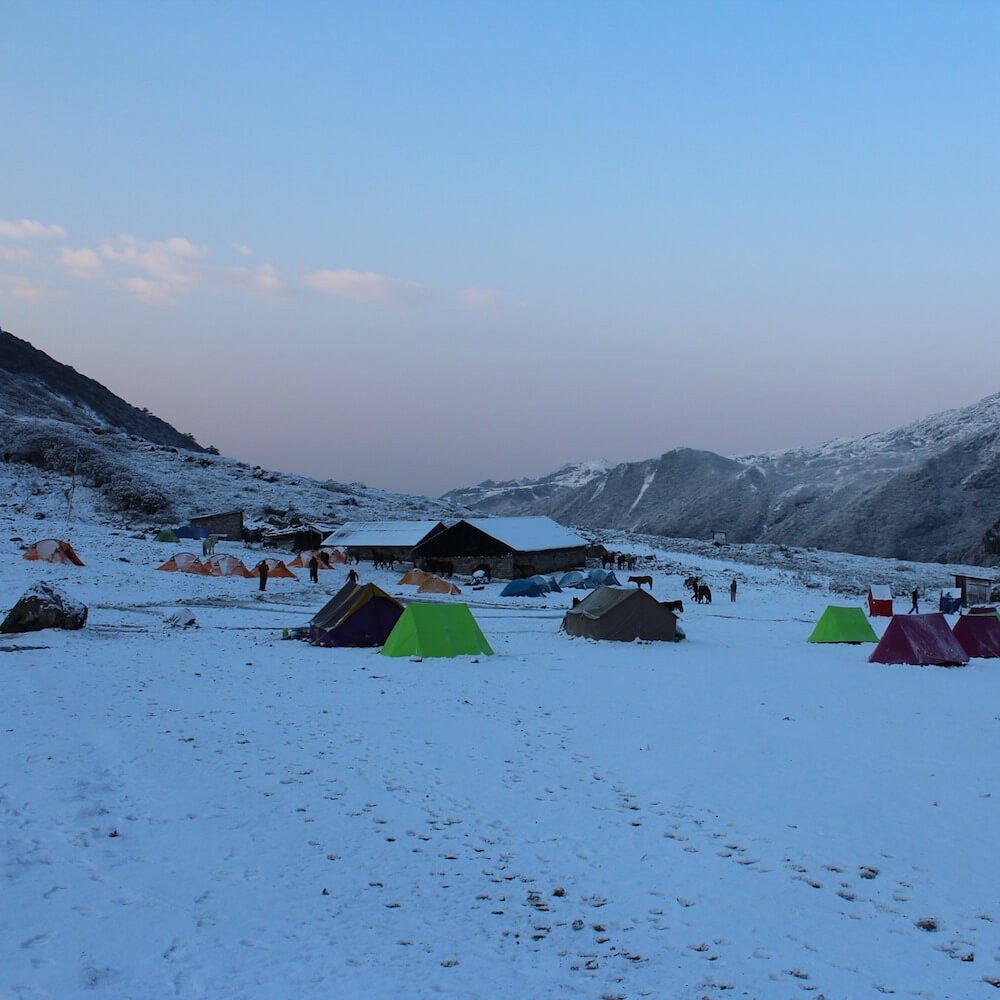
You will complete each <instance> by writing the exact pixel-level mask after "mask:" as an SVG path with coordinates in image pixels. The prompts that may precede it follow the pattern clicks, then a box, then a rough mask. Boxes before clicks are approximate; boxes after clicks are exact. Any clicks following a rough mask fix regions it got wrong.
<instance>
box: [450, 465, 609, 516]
mask: <svg viewBox="0 0 1000 1000" xmlns="http://www.w3.org/2000/svg"><path fill="white" fill-rule="evenodd" d="M614 467H615V463H614V462H610V461H608V460H607V459H606V458H601V459H597V460H595V461H591V462H571V463H569V464H567V465H564V466H563V467H562V468H561V469H557V470H556V471H555V472H550V473H549V474H548V475H545V476H542V477H541V478H540V479H530V478H523V479H507V480H504V481H503V482H494V481H493V480H492V479H487V480H485V481H484V482H481V483H477V484H476V485H475V486H463V487H459V488H458V489H455V490H451V491H449V492H448V493H447V494H446V496H447V498H448V499H449V500H452V501H454V502H456V503H461V504H464V505H465V506H467V507H471V508H475V509H476V510H477V511H481V512H483V513H486V514H493V513H497V514H499V513H506V512H508V511H510V510H512V505H515V506H518V507H521V506H528V505H534V504H541V505H543V506H544V505H545V504H546V503H548V502H549V501H551V500H554V499H556V498H557V497H560V496H563V495H564V494H566V493H567V492H569V491H570V490H574V489H578V488H579V487H581V486H586V485H587V484H588V483H590V482H592V481H593V480H594V479H597V477H598V476H603V475H605V474H606V473H608V472H610V471H611V469H613V468H614ZM494 506H495V507H496V509H494Z"/></svg>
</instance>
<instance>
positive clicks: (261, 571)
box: [257, 559, 267, 590]
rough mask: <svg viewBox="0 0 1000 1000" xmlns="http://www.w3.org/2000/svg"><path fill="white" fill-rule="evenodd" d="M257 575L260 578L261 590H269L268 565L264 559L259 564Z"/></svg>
mask: <svg viewBox="0 0 1000 1000" xmlns="http://www.w3.org/2000/svg"><path fill="white" fill-rule="evenodd" d="M257 573H258V575H259V576H260V589H261V590H267V563H266V562H265V561H264V560H263V559H261V561H260V562H259V563H257Z"/></svg>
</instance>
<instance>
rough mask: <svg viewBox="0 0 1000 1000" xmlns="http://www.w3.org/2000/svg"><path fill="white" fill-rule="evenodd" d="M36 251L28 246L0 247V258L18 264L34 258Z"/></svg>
mask: <svg viewBox="0 0 1000 1000" xmlns="http://www.w3.org/2000/svg"><path fill="white" fill-rule="evenodd" d="M35 256H36V255H35V251H34V250H29V249H28V248H27V247H0V260H2V261H4V262H5V263H7V264H18V263H23V262H24V261H29V260H34V259H35Z"/></svg>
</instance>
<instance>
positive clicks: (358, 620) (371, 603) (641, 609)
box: [307, 583, 684, 657]
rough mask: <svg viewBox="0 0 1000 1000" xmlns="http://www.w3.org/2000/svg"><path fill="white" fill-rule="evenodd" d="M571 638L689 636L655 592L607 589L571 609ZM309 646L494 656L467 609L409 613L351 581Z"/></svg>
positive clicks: (312, 631)
mask: <svg viewBox="0 0 1000 1000" xmlns="http://www.w3.org/2000/svg"><path fill="white" fill-rule="evenodd" d="M562 627H563V629H564V630H565V631H566V633H567V634H568V635H575V636H586V637H587V638H591V639H610V640H616V641H621V642H631V641H632V640H634V639H643V640H647V641H665V642H676V641H678V640H680V639H683V638H684V633H683V632H682V631H681V629H680V627H679V626H678V624H677V616H676V614H675V613H674V612H673V611H672V610H671V609H670V608H668V607H666V606H665V605H663V604H661V603H660V602H659V601H657V600H656V598H655V597H653V596H652V594H650V593H649V592H648V591H645V590H640V589H638V588H636V589H626V588H623V587H601V588H598V589H597V590H595V591H593V592H592V593H591V594H589V595H588V596H587V597H586V598H584V600H582V601H581V602H580V603H579V604H578V605H577V606H576V607H575V608H572V609H570V610H569V611H567V612H566V615H565V617H564V618H563V624H562ZM307 632H308V638H309V641H310V642H312V643H313V644H315V645H319V646H382V647H383V649H382V653H383V654H384V655H385V656H422V657H424V656H426V657H435V656H461V655H467V654H474V655H475V654H479V653H486V654H489V653H492V652H493V650H492V649H491V648H490V646H489V643H488V642H487V641H486V638H485V637H484V636H483V634H482V631H481V629H480V628H479V625H478V624H477V623H476V621H475V619H474V618H473V617H472V613H471V612H470V611H469V608H468V605H466V604H450V603H449V604H420V603H413V604H409V605H407V606H406V607H405V608H404V607H403V605H402V604H401V603H400V602H399V601H397V600H396V598H394V597H392V596H391V595H389V594H387V593H386V592H385V591H384V590H382V589H381V588H379V587H377V586H376V585H375V584H373V583H348V584H346V585H345V586H344V587H342V588H341V589H340V590H339V591H338V592H337V593H336V594H334V596H333V597H331V598H330V600H329V601H327V603H326V604H325V605H323V607H322V608H321V609H320V610H319V611H318V612H317V613H316V614H315V615H314V616H313V618H312V620H311V621H310V622H309V626H308V630H307Z"/></svg>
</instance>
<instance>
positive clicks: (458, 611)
mask: <svg viewBox="0 0 1000 1000" xmlns="http://www.w3.org/2000/svg"><path fill="white" fill-rule="evenodd" d="M480 653H485V654H487V655H488V656H492V655H493V650H492V649H490V644H489V643H488V642H487V641H486V637H485V636H484V635H483V633H482V630H481V629H480V628H479V625H478V624H477V623H476V619H475V618H473V617H472V612H471V611H469V606H468V605H467V604H410V605H408V606H407V608H406V610H405V611H404V612H403V613H402V615H400V618H399V621H398V622H396V625H395V627H394V628H393V630H392V631H391V632H390V633H389V638H388V639H386V640H385V645H384V646H383V647H382V655H383V656H428V657H429V656H468V655H473V656H477V655H479V654H480Z"/></svg>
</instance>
